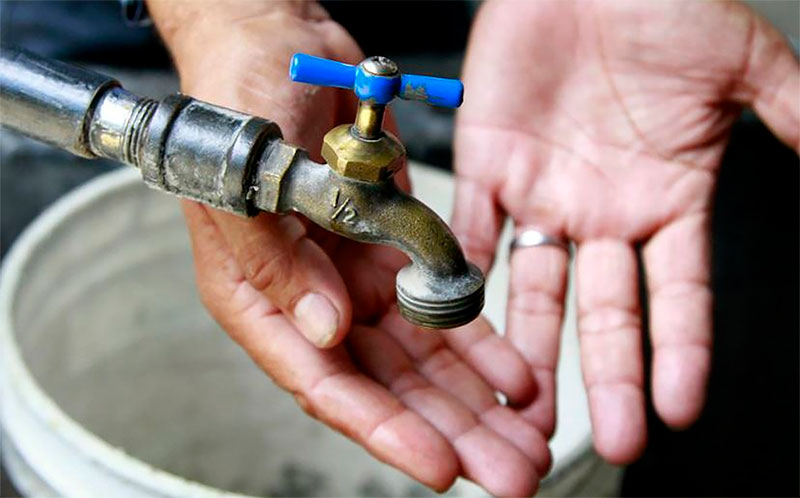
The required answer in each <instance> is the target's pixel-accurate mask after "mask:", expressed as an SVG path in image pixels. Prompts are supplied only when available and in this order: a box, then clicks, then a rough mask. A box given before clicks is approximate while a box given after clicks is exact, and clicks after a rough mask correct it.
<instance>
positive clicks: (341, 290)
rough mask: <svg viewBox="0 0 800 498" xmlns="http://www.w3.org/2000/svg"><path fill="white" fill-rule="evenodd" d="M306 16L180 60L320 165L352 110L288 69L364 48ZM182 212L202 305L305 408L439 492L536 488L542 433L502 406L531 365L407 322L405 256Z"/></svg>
mask: <svg viewBox="0 0 800 498" xmlns="http://www.w3.org/2000/svg"><path fill="white" fill-rule="evenodd" d="M312 5H313V4H304V5H303V6H302V7H301V8H309V9H313V7H311V6H312ZM305 14H306V16H307V17H310V19H307V20H304V21H298V20H296V19H293V18H287V17H285V16H283V17H282V16H273V18H270V17H269V16H268V17H267V18H264V17H261V18H253V20H252V23H253V25H254V27H255V28H256V29H255V30H254V31H249V30H245V34H244V35H242V34H241V31H235V32H228V31H226V32H225V36H224V38H221V39H220V40H217V42H218V43H206V44H205V45H204V46H206V47H209V48H208V49H206V50H205V51H204V52H203V53H200V54H195V55H194V57H177V58H176V62H177V64H178V68H179V70H180V73H181V83H182V87H183V89H184V91H186V92H187V93H189V94H191V95H193V96H195V97H198V98H201V99H204V100H207V101H210V102H212V103H216V104H219V105H223V106H227V107H230V108H234V109H237V110H241V111H244V112H248V113H251V114H255V115H261V116H267V117H269V118H271V119H274V120H276V121H277V122H278V123H279V124H280V125H281V128H282V129H283V132H284V135H285V137H286V139H287V140H288V141H290V142H292V143H296V144H300V145H303V146H305V147H306V148H307V149H308V150H309V151H310V152H311V153H312V155H314V156H316V155H317V151H319V147H320V144H321V139H322V135H323V134H324V132H326V131H327V130H328V129H330V128H332V127H333V126H334V125H336V124H339V123H342V122H346V121H349V120H352V118H353V114H352V113H353V112H354V110H355V101H353V100H352V99H351V98H348V97H346V95H347V93H346V92H340V91H335V90H331V89H326V90H324V89H318V88H312V87H308V86H303V85H299V84H293V83H291V82H290V81H289V79H288V76H287V74H288V63H289V59H290V57H291V55H292V54H293V53H294V52H307V53H312V54H317V55H321V56H324V57H330V58H334V59H337V60H342V61H347V62H351V63H357V62H358V61H359V60H360V58H361V54H360V52H359V50H358V48H357V47H356V46H355V44H354V43H353V42H352V40H350V38H349V37H348V36H347V35H346V33H345V32H344V31H343V30H342V29H341V28H340V27H339V26H338V25H336V24H334V23H333V22H331V21H329V20H326V18H325V16H324V13H320V12H314V11H310V12H306V13H305ZM247 22H250V21H247ZM281 29H286V30H288V31H289V34H287V35H286V36H281V35H280V30H281ZM265 34H266V35H267V36H265ZM398 182H399V183H400V184H402V185H406V186H407V182H408V179H407V176H406V175H405V174H404V173H403V174H401V175H399V176H398ZM184 212H185V214H186V218H187V223H188V226H189V229H190V235H191V239H192V246H193V250H194V257H195V267H196V274H197V284H198V288H199V290H200V294H201V297H202V299H203V302H204V303H205V305H206V307H207V308H208V309H209V310H210V311H211V313H212V315H213V316H214V317H215V318H216V319H217V321H218V322H219V323H220V324H221V325H222V326H223V328H224V329H225V330H226V331H227V332H228V333H229V334H230V335H231V336H232V337H233V339H234V340H236V341H237V342H238V343H239V344H240V345H241V346H242V347H243V348H244V349H245V350H246V351H247V352H248V354H249V355H250V356H251V357H252V358H253V360H254V361H255V362H256V363H257V364H258V365H259V366H260V367H261V368H262V369H263V370H264V371H265V372H266V373H268V374H269V375H270V376H271V377H272V378H273V380H275V382H276V383H277V384H279V385H280V386H281V387H283V388H284V389H286V390H288V391H290V392H291V393H292V394H293V395H294V396H295V398H296V399H297V402H298V403H299V404H300V405H301V406H302V407H303V409H304V410H306V411H307V412H308V413H309V414H311V415H313V416H314V417H316V418H318V419H320V420H321V421H323V422H325V423H326V424H328V425H330V426H332V427H334V428H336V429H337V430H339V431H341V432H343V433H344V434H346V435H347V436H349V437H350V438H352V439H353V440H355V441H356V442H358V443H359V444H361V445H363V446H364V447H365V448H366V449H368V450H369V451H370V452H371V453H373V454H374V455H375V456H376V457H378V458H380V459H381V460H383V461H385V462H388V463H390V464H392V465H394V466H396V467H398V468H400V469H401V470H403V471H405V472H407V473H408V474H410V475H411V476H413V477H415V478H417V479H419V480H420V481H421V482H423V483H425V484H427V485H429V486H431V487H433V488H435V489H438V490H444V489H446V488H447V487H449V486H450V484H452V482H453V480H454V479H455V478H456V477H457V476H459V475H464V476H466V477H467V478H469V479H472V480H474V481H475V482H477V483H478V484H480V485H482V486H483V487H485V488H486V489H487V490H488V491H489V492H491V493H493V494H497V495H528V494H531V493H533V492H535V490H536V487H537V485H538V481H539V477H540V476H543V475H544V474H545V473H546V472H547V470H548V468H549V465H550V453H549V450H548V449H547V442H546V439H545V437H544V436H543V435H542V434H541V432H540V431H539V430H538V429H536V427H535V426H534V425H533V424H532V423H531V422H529V421H526V420H525V419H524V418H523V417H521V416H520V415H519V414H517V413H515V412H514V411H513V410H512V409H510V408H508V407H506V406H503V405H501V404H499V403H498V401H497V399H496V397H495V392H496V391H497V390H499V391H502V392H504V393H506V394H507V395H508V397H509V398H510V399H512V400H516V401H519V402H524V401H526V397H529V395H530V393H531V392H532V390H533V378H532V376H531V375H530V373H529V371H528V368H527V365H526V364H525V362H524V359H523V358H522V356H521V355H520V354H519V353H518V352H517V351H516V350H515V349H514V348H513V346H512V345H511V344H510V343H508V342H507V341H505V340H503V339H502V338H500V337H498V336H497V335H496V334H494V332H493V331H492V329H491V328H490V326H489V325H488V323H487V322H486V321H485V320H483V319H479V320H477V321H475V322H473V323H472V324H470V325H468V326H466V327H463V328H461V329H459V330H455V331H448V332H444V333H439V332H433V331H421V330H418V329H416V328H415V327H413V326H411V325H410V324H408V323H407V322H405V321H404V320H403V319H402V318H401V317H400V315H399V314H398V312H397V309H396V306H395V304H394V301H395V296H394V288H395V287H394V279H395V274H396V273H397V270H398V269H399V268H400V267H402V266H403V265H404V264H406V263H407V260H406V257H405V256H404V255H403V254H402V253H399V252H397V251H396V250H394V249H390V248H387V247H379V246H367V245H363V244H358V243H355V242H353V241H350V240H347V239H344V238H341V237H339V236H337V235H335V234H331V233H329V232H326V231H324V230H322V229H321V228H319V227H317V226H315V225H313V224H311V223H308V222H307V221H306V220H304V219H302V218H301V217H299V216H293V215H289V216H278V215H272V214H266V213H263V214H261V215H260V216H258V217H256V218H254V219H249V220H246V219H242V218H238V217H236V216H233V215H230V214H226V213H222V212H219V211H215V210H213V209H209V208H206V207H204V206H202V205H200V204H197V203H194V202H189V201H184ZM298 309H302V312H299V311H298ZM304 336H305V337H304ZM345 336H346V337H345Z"/></svg>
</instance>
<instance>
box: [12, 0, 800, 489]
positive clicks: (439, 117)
mask: <svg viewBox="0 0 800 498" xmlns="http://www.w3.org/2000/svg"><path fill="white" fill-rule="evenodd" d="M322 3H323V4H324V6H325V7H326V8H327V9H328V11H329V12H330V13H331V15H332V16H333V18H334V19H336V20H337V21H338V22H340V23H341V24H342V25H343V26H344V27H345V28H347V29H348V30H349V31H350V32H351V34H352V35H353V36H354V38H355V39H356V40H357V41H358V42H359V44H360V45H361V47H362V48H363V50H364V51H365V53H366V54H368V55H377V54H380V55H385V56H388V57H390V58H392V59H394V60H396V61H397V62H398V63H399V64H400V66H401V68H402V69H403V70H404V71H408V72H417V73H423V74H436V75H439V76H445V77H457V76H458V74H459V71H460V65H461V61H462V58H463V55H464V49H465V46H466V41H467V36H468V32H469V26H470V22H471V19H472V17H473V16H474V14H475V12H476V10H477V8H478V7H479V4H478V3H476V2H460V1H447V2H428V3H426V4H425V10H426V15H425V16H418V15H416V14H415V11H416V9H410V8H407V7H408V3H406V2H375V3H370V4H369V9H366V8H365V5H364V4H363V2H322ZM751 5H752V6H753V7H754V8H755V9H756V10H758V11H760V12H761V13H762V14H764V15H765V16H767V17H768V18H769V19H770V20H771V21H772V22H773V23H774V24H775V25H776V26H777V27H778V28H780V29H781V30H783V32H784V33H785V34H786V35H787V36H788V37H790V39H793V40H794V42H795V47H797V45H796V42H797V39H798V36H799V35H800V33H798V31H799V30H800V3H798V2H796V1H758V2H751ZM365 12H368V14H365ZM364 15H369V16H383V15H386V16H391V18H392V19H393V20H394V22H395V23H396V25H398V26H405V27H407V29H413V30H415V31H416V32H424V33H426V36H425V37H414V36H411V37H388V36H385V33H384V32H382V31H381V28H382V27H381V26H380V25H375V24H371V23H364V22H360V20H361V18H362V16H364ZM0 43H2V44H14V45H18V46H21V47H24V48H27V49H29V50H32V51H34V52H37V53H39V54H41V55H45V56H50V57H55V58H59V59H63V60H68V61H76V62H80V63H82V64H86V65H90V66H93V67H96V68H97V69H99V70H101V71H105V72H108V73H110V74H113V75H115V76H116V77H118V78H119V79H120V80H121V81H122V82H123V83H125V85H126V87H128V88H130V89H131V90H133V91H136V92H138V93H140V94H146V95H150V96H153V97H160V96H164V95H167V94H169V93H171V92H174V91H176V90H177V87H178V84H177V80H176V78H175V76H174V74H173V73H172V71H171V66H170V60H169V56H168V54H167V53H166V52H165V50H164V48H163V46H162V45H161V43H160V41H159V39H158V37H157V35H156V33H155V32H154V30H153V28H152V27H147V26H131V25H130V24H129V23H126V22H125V20H124V19H123V17H122V15H121V12H120V5H119V4H118V3H117V2H92V1H80V2H69V1H57V2H12V1H4V2H2V3H0ZM468 91H469V90H468V89H467V92H468ZM393 107H394V112H395V116H396V118H397V121H398V126H399V129H400V134H401V136H402V139H403V141H404V143H405V145H406V147H407V149H408V153H409V156H410V157H411V158H412V159H416V160H418V161H422V162H425V163H429V164H432V165H435V166H437V167H439V168H442V169H449V168H450V167H451V158H452V151H451V143H452V132H453V113H452V112H450V111H448V110H443V109H441V108H434V107H428V106H420V105H415V104H413V103H411V104H409V103H407V102H405V101H397V103H396V104H394V105H393ZM67 163H68V164H70V167H64V164H67ZM117 167H118V165H116V164H114V163H110V162H103V161H83V160H76V159H75V158H72V157H71V156H67V155H65V153H62V152H60V151H56V150H54V149H51V148H49V147H47V146H43V145H40V144H37V143H34V142H32V141H29V140H27V139H24V138H21V137H19V136H16V135H14V134H12V133H8V132H5V131H4V132H3V133H2V134H1V135H0V221H1V223H2V227H1V232H0V251H1V252H2V254H3V255H5V253H6V251H7V250H8V248H9V247H10V246H11V244H13V242H14V240H15V238H16V237H17V236H18V235H19V234H20V232H21V231H22V230H23V229H24V227H25V226H26V225H27V224H28V223H30V221H31V220H32V219H33V218H34V217H35V216H36V215H37V214H39V213H40V212H41V211H42V210H43V209H44V208H46V207H47V206H48V205H50V204H51V203H52V202H53V201H55V200H56V199H57V198H59V197H60V196H61V195H63V194H64V193H65V192H67V191H69V190H71V189H72V188H74V187H76V186H78V185H80V184H82V183H84V182H86V181H88V180H90V179H91V178H93V177H95V176H96V175H99V174H101V173H103V172H106V171H110V170H112V169H114V168H117ZM799 175H800V169H798V158H797V155H795V154H794V152H793V151H791V150H790V149H789V148H787V147H784V146H783V145H781V144H780V143H779V142H778V141H777V140H776V139H775V138H774V137H773V136H772V135H771V133H770V132H769V131H768V130H767V129H766V128H765V127H764V126H763V124H761V123H760V122H759V120H758V119H757V118H756V117H755V116H754V115H753V114H752V113H749V112H745V113H744V114H743V116H742V118H741V119H740V120H739V122H738V123H737V124H736V125H735V127H734V130H733V134H732V137H731V142H730V146H729V147H728V150H727V152H726V155H725V159H724V164H723V167H722V170H721V176H720V181H719V187H718V191H717V193H716V198H715V215H714V221H713V276H712V282H713V287H714V295H715V298H716V302H715V307H714V320H715V325H714V327H715V330H714V357H713V368H712V374H711V380H710V383H709V398H708V405H707V407H706V409H705V411H704V412H703V414H702V416H701V418H700V420H699V421H698V422H697V423H696V424H695V425H694V426H692V427H691V428H690V429H688V430H686V431H683V432H673V431H671V430H669V429H668V428H666V427H665V426H664V425H663V423H661V422H660V421H659V420H658V419H657V417H655V414H654V413H653V412H652V411H651V412H650V413H649V419H648V428H649V432H650V442H649V445H648V447H647V450H646V452H645V454H644V456H643V457H642V458H641V459H640V460H639V461H637V462H636V463H634V464H632V465H630V466H628V467H627V468H625V469H624V473H623V475H622V481H621V488H620V489H621V494H622V496H722V495H726V496H798V494H800V484H799V483H800V458H799V456H798V455H800V417H799V415H800V396H798V393H800V381H798V378H799V375H798V374H800V372H799V370H798V366H799V364H800V363H799V361H798V357H799V356H800V355H799V353H798V352H799V350H800V344H798V337H799V336H800V326H799V325H800V324H798V320H799V314H798V302H800V295H798V275H799V274H800V273H799V270H800V269H799V268H798V254H800V247H798V246H799V243H798V242H799V240H798V239H799V238H800V235H799V233H800V232H799V231H798V230H799V227H800V215H799V211H798V198H799V197H798V188H799V186H800V176H799ZM643 302H645V301H643ZM645 337H647V334H645ZM646 350H647V348H646V349H645V351H646ZM2 475H3V480H2V483H1V484H0V486H1V487H0V494H2V495H3V496H14V495H16V490H15V489H14V487H13V483H11V482H10V481H9V480H8V479H7V477H6V473H5V471H4V469H3V474H2Z"/></svg>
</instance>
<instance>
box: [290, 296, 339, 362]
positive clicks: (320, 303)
mask: <svg viewBox="0 0 800 498" xmlns="http://www.w3.org/2000/svg"><path fill="white" fill-rule="evenodd" d="M294 318H295V320H296V322H297V325H298V326H299V327H300V332H302V334H303V335H304V336H306V339H308V340H309V341H311V342H313V343H314V344H315V345H317V346H319V347H323V348H324V347H326V346H328V345H329V344H330V342H331V340H332V339H333V337H334V336H335V335H336V329H338V328H339V312H338V311H336V308H334V306H333V304H332V303H331V302H330V300H328V298H327V297H325V296H323V295H322V294H316V293H313V292H312V293H309V294H306V295H305V296H303V297H302V298H301V299H300V300H299V301H298V302H297V304H296V305H295V307H294Z"/></svg>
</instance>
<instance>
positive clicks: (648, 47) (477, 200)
mask: <svg viewBox="0 0 800 498" xmlns="http://www.w3.org/2000/svg"><path fill="white" fill-rule="evenodd" d="M499 26H502V27H503V28H502V29H498V27H499ZM463 77H464V83H465V87H466V88H467V89H469V93H468V94H467V99H466V101H465V105H464V107H463V108H462V110H461V112H460V114H459V116H458V122H457V127H456V143H455V154H456V164H455V165H456V170H457V175H458V176H457V178H458V179H457V199H456V206H455V209H454V212H455V217H454V220H453V227H454V230H455V232H456V233H457V234H458V235H459V238H460V240H461V241H462V242H463V244H464V246H465V247H466V249H467V252H468V255H469V257H470V259H471V260H473V261H477V262H479V263H480V265H482V266H483V268H484V269H487V268H488V267H489V266H490V265H491V261H492V258H493V255H494V251H495V246H496V243H497V237H498V233H499V230H500V228H501V222H502V219H503V218H504V217H505V216H510V217H511V218H512V219H513V221H514V224H515V227H516V230H517V232H520V231H522V230H524V229H526V228H534V229H538V230H541V231H543V232H545V233H549V234H554V235H559V236H562V237H565V238H568V239H570V240H572V241H574V242H575V244H576V245H577V254H576V256H575V259H576V261H575V276H576V281H577V300H578V303H577V305H578V314H579V320H578V329H579V336H580V342H581V359H582V366H583V376H584V382H585V385H586V390H587V394H588V399H589V406H590V410H591V418H592V426H593V434H594V444H595V447H596V449H597V451H598V452H599V453H600V454H601V455H602V456H603V457H605V458H606V460H608V461H609V462H611V463H617V464H623V463H627V462H630V461H632V460H634V459H635V458H636V457H637V456H638V455H639V454H640V453H641V451H642V450H643V448H644V446H645V442H646V424H645V395H644V388H645V386H644V374H643V369H644V367H643V360H642V355H641V348H642V346H641V323H642V320H644V319H649V320H650V331H651V332H650V333H651V341H652V345H653V356H652V358H653V363H652V385H651V386H650V388H651V389H652V396H653V401H654V404H655V409H656V411H657V412H658V414H659V415H660V417H661V418H662V419H663V420H664V421H665V422H666V423H667V424H669V425H670V426H672V427H674V428H678V429H680V428H683V427H686V426H688V425H690V424H691V423H692V422H693V421H694V420H695V419H696V418H697V417H698V415H699V414H700V411H701V409H702V406H703V403H704V399H705V387H706V380H707V377H708V372H709V368H710V354H711V341H712V338H711V328H712V327H711V325H712V324H711V307H712V294H711V289H710V287H709V277H710V266H709V252H710V251H709V249H710V247H709V244H710V242H709V222H710V216H711V207H712V206H711V198H712V193H713V190H714V187H715V184H716V181H717V175H718V171H719V165H720V160H721V156H722V153H723V151H724V148H725V145H726V143H727V139H728V134H729V131H730V127H731V124H732V123H733V122H734V120H735V119H736V118H737V116H738V115H739V113H740V109H741V107H742V106H743V105H749V106H752V108H753V109H754V110H755V111H756V112H757V113H758V114H759V116H760V117H761V118H762V119H763V120H764V121H765V122H766V124H767V126H769V127H770V128H771V129H772V130H773V132H774V133H775V134H776V135H777V136H778V137H779V138H780V139H781V140H783V141H784V142H785V143H786V144H787V145H789V146H790V147H792V148H794V149H795V150H798V149H799V148H800V69H798V62H797V60H796V59H795V57H794V55H793V54H792V52H791V50H790V49H789V47H788V46H787V44H786V42H785V41H784V39H783V38H782V37H781V35H780V34H779V33H778V32H777V31H776V30H775V29H774V28H772V27H771V26H770V25H769V24H768V23H767V22H766V21H765V20H763V19H761V18H759V17H758V16H756V15H755V14H754V13H753V12H752V11H751V10H750V9H749V8H748V7H746V6H745V5H743V4H740V3H734V2H625V1H620V0H614V1H609V2H578V3H571V2H566V1H558V2H547V1H543V2H490V3H488V4H487V5H485V6H484V7H483V8H482V9H481V12H480V14H479V16H478V19H477V21H476V23H475V26H474V28H473V31H472V35H471V39H470V45H469V51H468V55H467V60H466V65H465V67H464V76H463ZM637 252H640V253H641V257H642V260H643V263H644V270H645V275H644V276H645V279H646V286H647V292H648V298H649V310H650V313H649V316H648V317H643V316H642V309H641V303H640V302H639V292H638V277H639V275H638V268H637ZM567 263H568V256H567V254H566V253H565V252H564V251H562V250H560V249H556V248H553V247H537V248H526V249H520V250H517V251H515V252H514V254H513V256H512V260H511V275H512V277H511V283H510V289H509V302H508V310H507V313H508V319H507V323H508V330H507V337H508V338H509V339H510V340H511V341H512V342H513V343H514V345H515V346H516V347H517V349H518V350H519V351H520V352H521V353H522V354H523V356H524V357H525V358H526V361H527V362H528V365H529V367H530V369H531V372H532V374H533V376H534V378H535V379H536V384H537V387H538V394H537V395H536V397H535V399H534V400H533V402H531V403H529V404H528V405H527V406H520V407H518V408H519V413H520V414H522V416H523V417H524V418H525V419H526V420H528V421H530V422H532V423H533V424H534V425H535V426H536V427H538V428H539V429H540V430H541V431H542V432H543V433H544V434H547V435H550V434H552V432H553V430H554V426H555V409H554V407H555V399H554V394H555V385H554V378H555V368H556V361H557V358H558V341H559V334H560V327H561V321H562V314H563V306H564V294H565V287H566V280H567V278H566V276H567Z"/></svg>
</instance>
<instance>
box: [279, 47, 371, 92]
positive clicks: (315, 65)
mask: <svg viewBox="0 0 800 498" xmlns="http://www.w3.org/2000/svg"><path fill="white" fill-rule="evenodd" d="M289 77H290V78H291V79H292V81H297V82H300V83H308V84H311V85H320V86H333V87H336V88H347V89H351V90H352V88H353V85H354V84H355V80H356V67H355V66H351V65H350V64H345V63H343V62H336V61H332V60H330V59H323V58H322V57H314V56H313V55H308V54H294V56H293V57H292V62H291V64H290V65H289Z"/></svg>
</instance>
